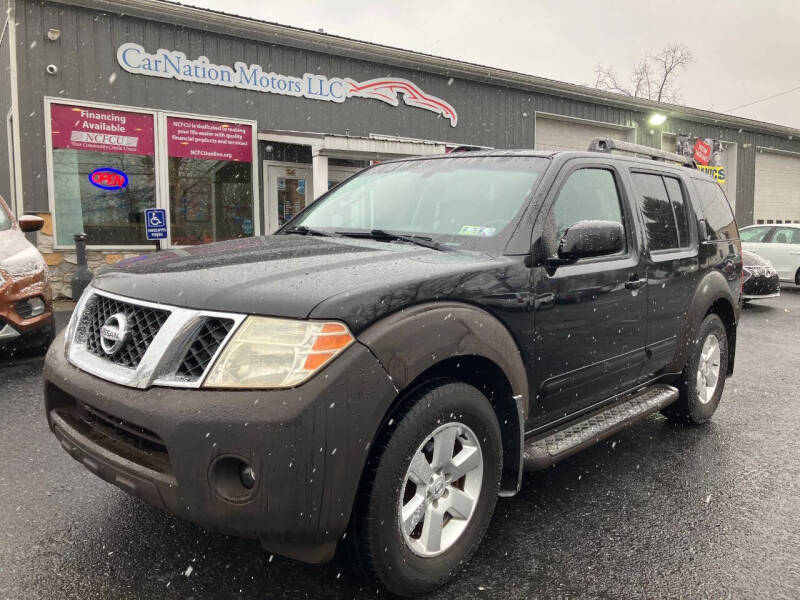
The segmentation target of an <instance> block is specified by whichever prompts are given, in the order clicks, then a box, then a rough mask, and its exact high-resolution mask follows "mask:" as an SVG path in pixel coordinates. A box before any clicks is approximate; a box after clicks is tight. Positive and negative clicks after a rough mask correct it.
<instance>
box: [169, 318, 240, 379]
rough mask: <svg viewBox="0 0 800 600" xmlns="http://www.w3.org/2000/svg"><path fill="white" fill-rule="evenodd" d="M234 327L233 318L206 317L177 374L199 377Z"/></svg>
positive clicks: (192, 377) (188, 377) (186, 376)
mask: <svg viewBox="0 0 800 600" xmlns="http://www.w3.org/2000/svg"><path fill="white" fill-rule="evenodd" d="M232 327H233V320H232V319H219V318H209V319H205V320H204V321H203V324H202V325H201V327H200V329H199V330H198V331H197V333H196V334H195V336H194V339H193V340H192V343H191V345H190V346H189V349H188V350H186V354H185V355H184V357H183V360H182V361H181V364H180V366H179V367H178V370H177V371H176V374H177V375H178V376H179V377H185V378H186V379H190V380H194V379H197V378H199V377H200V376H201V375H202V374H203V373H204V372H205V370H206V369H207V368H208V366H209V364H210V363H211V359H212V358H213V357H214V355H215V354H216V353H217V350H218V349H219V347H220V345H221V344H222V342H223V340H224V339H225V338H226V337H227V336H228V332H230V330H231V328H232Z"/></svg>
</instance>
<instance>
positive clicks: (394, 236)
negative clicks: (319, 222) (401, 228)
mask: <svg viewBox="0 0 800 600" xmlns="http://www.w3.org/2000/svg"><path fill="white" fill-rule="evenodd" d="M337 233H338V234H339V235H343V236H346V237H358V238H370V239H373V240H379V241H385V242H394V241H401V242H408V243H410V244H415V245H417V246H422V247H423V248H430V249H431V250H452V248H450V247H449V246H445V245H443V244H440V243H439V242H434V241H433V239H431V238H429V237H426V236H423V235H406V234H402V233H392V232H391V231H386V230H385V229H373V230H372V231H363V232H362V231H352V232H351V231H347V232H344V231H337Z"/></svg>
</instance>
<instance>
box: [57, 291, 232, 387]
mask: <svg viewBox="0 0 800 600" xmlns="http://www.w3.org/2000/svg"><path fill="white" fill-rule="evenodd" d="M117 313H122V314H124V315H125V320H126V321H127V324H126V325H127V327H126V328H127V330H128V331H129V334H128V339H127V341H125V342H124V344H123V347H121V348H119V349H118V350H116V351H115V352H114V353H113V354H111V355H109V354H107V353H106V352H105V351H104V350H103V346H102V344H101V343H100V328H101V327H103V325H104V324H106V320H107V319H108V318H109V317H110V316H112V315H115V314H117ZM244 319H245V315H243V314H239V313H228V312H217V311H210V310H198V309H193V308H184V307H180V306H170V305H164V304H156V303H154V302H147V301H145V300H138V299H134V298H127V297H125V296H118V295H116V294H112V293H109V292H106V291H100V290H97V289H95V288H93V287H91V286H90V287H88V288H87V289H86V292H85V293H84V294H83V296H81V298H80V300H79V301H78V305H77V306H76V307H75V311H74V313H73V315H72V319H71V320H70V323H69V326H68V327H67V333H66V336H65V337H66V339H67V344H66V350H67V358H68V359H69V361H70V362H71V363H72V364H73V365H75V366H76V367H78V368H79V369H83V370H84V371H86V372H87V373H91V374H92V375H96V376H97V377H100V378H102V379H105V380H107V381H112V382H114V383H118V384H121V385H126V386H129V387H135V388H140V389H146V388H148V387H150V386H152V385H161V386H168V387H184V388H197V387H200V386H201V385H202V383H203V377H204V376H205V375H206V373H207V372H208V370H209V368H210V367H211V364H212V362H213V360H214V357H215V356H216V355H217V354H219V353H220V352H221V351H222V347H223V346H224V344H225V343H226V341H227V340H228V339H230V337H231V336H232V335H233V334H234V331H235V330H236V328H237V327H238V326H239V325H240V324H241V323H242V321H244ZM116 324H119V319H117V320H116ZM110 326H111V327H112V328H113V327H114V320H112V323H111V324H110ZM106 347H108V337H107V338H106Z"/></svg>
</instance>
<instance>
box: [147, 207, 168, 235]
mask: <svg viewBox="0 0 800 600" xmlns="http://www.w3.org/2000/svg"><path fill="white" fill-rule="evenodd" d="M144 222H145V226H146V230H147V239H148V240H165V239H167V211H166V209H163V208H148V209H147V210H145V211H144Z"/></svg>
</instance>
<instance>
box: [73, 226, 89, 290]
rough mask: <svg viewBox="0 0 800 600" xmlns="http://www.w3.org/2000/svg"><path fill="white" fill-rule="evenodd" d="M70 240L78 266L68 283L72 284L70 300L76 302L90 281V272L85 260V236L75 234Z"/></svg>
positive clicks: (83, 234)
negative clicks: (73, 242) (73, 243)
mask: <svg viewBox="0 0 800 600" xmlns="http://www.w3.org/2000/svg"><path fill="white" fill-rule="evenodd" d="M72 238H73V239H74V240H75V252H76V254H77V255H78V266H77V268H76V269H75V272H74V273H73V274H72V279H71V280H70V283H71V284H72V299H73V300H77V299H78V298H80V297H81V294H83V290H85V289H86V286H87V285H89V282H90V281H92V272H91V271H90V270H89V262H88V260H87V259H86V234H85V233H76V234H75V235H74V236H72Z"/></svg>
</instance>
